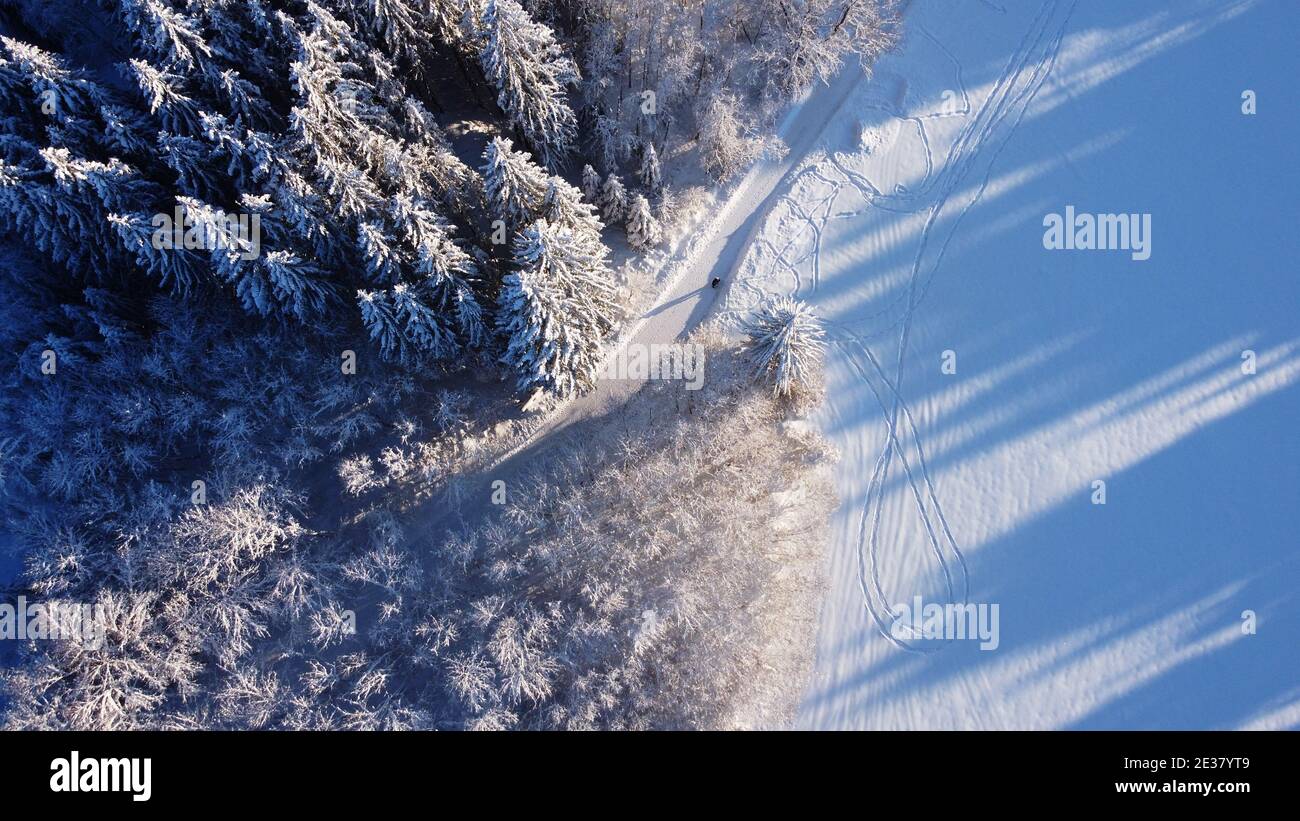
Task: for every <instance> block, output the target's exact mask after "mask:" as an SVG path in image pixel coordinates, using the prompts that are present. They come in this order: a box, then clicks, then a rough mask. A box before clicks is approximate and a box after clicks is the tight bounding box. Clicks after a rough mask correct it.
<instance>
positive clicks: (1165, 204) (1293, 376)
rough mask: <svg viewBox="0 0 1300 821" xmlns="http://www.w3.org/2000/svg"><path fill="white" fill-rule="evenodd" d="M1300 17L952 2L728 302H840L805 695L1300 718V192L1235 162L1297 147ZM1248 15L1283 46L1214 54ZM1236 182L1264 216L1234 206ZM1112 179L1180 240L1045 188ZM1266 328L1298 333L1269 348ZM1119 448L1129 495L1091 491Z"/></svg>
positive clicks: (784, 203)
mask: <svg viewBox="0 0 1300 821" xmlns="http://www.w3.org/2000/svg"><path fill="white" fill-rule="evenodd" d="M1297 16H1300V14H1297V12H1296V10H1295V8H1294V7H1293V6H1290V7H1289V6H1287V5H1286V4H1285V3H1280V2H1272V3H1267V2H1251V1H1250V0H1246V2H1239V3H1233V4H1227V5H1225V4H1213V3H1208V2H1196V3H1188V4H1186V5H1185V6H1181V7H1179V8H1178V9H1176V10H1170V9H1167V8H1163V7H1162V6H1161V4H1156V3H1149V4H1148V3H1135V4H1132V7H1131V8H1130V7H1120V6H1107V5H1106V4H1096V5H1091V4H1076V3H1075V2H1073V0H1038V1H1037V2H1030V1H1029V0H1026V1H1025V2H1019V3H1007V4H1005V7H1004V6H1002V5H997V4H992V3H988V2H967V3H963V4H960V5H957V4H953V3H939V2H918V3H915V4H913V6H912V8H911V10H910V11H909V12H908V19H907V26H906V29H907V32H908V42H907V43H906V44H905V45H904V47H903V48H902V49H901V51H900V52H899V53H897V54H895V55H891V56H889V57H888V58H886V59H885V60H884V61H882V63H881V65H880V66H878V70H877V79H876V80H875V81H873V82H872V83H870V84H866V85H865V86H863V87H861V88H859V89H858V90H857V91H856V92H855V93H854V94H853V96H852V97H851V99H850V100H849V101H847V102H846V103H845V104H844V105H843V108H842V111H841V115H840V116H839V118H838V121H833V122H831V123H829V124H828V127H827V128H826V129H824V132H823V141H824V144H825V148H826V154H827V156H826V158H825V159H824V160H822V161H821V162H818V163H816V164H814V165H812V166H811V167H808V168H805V169H803V170H802V172H801V173H798V174H796V175H794V176H793V179H791V180H788V181H787V182H788V186H787V188H788V190H787V193H786V195H785V196H784V198H783V199H781V200H780V201H779V202H777V203H775V204H774V205H772V206H771V207H770V209H768V211H769V212H770V213H768V215H767V216H766V217H765V223H764V226H763V227H762V228H761V229H760V230H759V232H758V233H757V234H756V236H755V237H754V240H753V242H752V245H751V247H750V249H749V251H748V255H747V257H746V259H745V260H744V261H743V264H742V267H741V269H740V273H739V274H738V276H737V281H736V283H735V285H734V287H733V289H732V290H731V292H730V293H729V295H728V299H727V303H726V305H725V306H724V308H725V309H724V310H723V312H722V313H723V315H724V316H729V317H737V316H739V315H741V314H743V313H744V312H747V311H748V310H749V309H751V308H752V307H753V305H754V304H755V303H756V302H757V301H759V300H761V299H763V298H765V297H766V296H768V295H770V294H774V293H784V294H790V295H794V296H797V297H799V298H801V299H805V300H808V301H810V302H812V303H813V304H814V305H815V306H816V307H817V309H818V311H819V313H821V314H822V316H823V317H824V318H825V319H826V321H827V325H828V329H829V332H830V338H831V343H832V348H831V354H830V357H829V361H828V387H829V390H828V402H827V408H826V410H825V413H824V414H823V418H822V423H823V427H824V429H825V430H826V432H827V434H828V436H830V438H831V439H832V440H833V441H834V442H835V443H836V444H837V445H838V446H839V447H840V449H841V451H842V453H843V458H842V461H841V464H840V466H839V469H838V473H837V484H839V486H840V492H841V498H842V500H843V506H842V508H841V510H840V512H839V513H838V514H837V517H836V521H835V523H834V534H835V535H834V543H833V544H832V546H831V558H830V572H831V578H832V589H831V591H830V594H829V597H828V601H827V603H826V606H825V608H824V611H823V618H822V630H821V637H820V646H819V649H818V670H817V674H816V677H815V680H814V681H813V682H812V684H811V686H810V688H809V691H808V693H807V694H806V696H805V703H804V708H803V712H802V716H801V718H800V721H799V723H800V725H801V726H807V727H834V728H855V727H856V728H960V727H967V728H995V727H1196V726H1253V727H1268V726H1295V725H1296V724H1297V723H1300V687H1297V684H1296V683H1297V681H1300V669H1298V668H1300V662H1297V660H1296V657H1295V654H1294V653H1293V652H1288V651H1287V649H1286V648H1288V647H1291V646H1293V645H1294V642H1295V640H1296V639H1297V638H1300V606H1298V605H1297V598H1298V596H1297V594H1298V593H1300V560H1297V558H1296V551H1295V548H1296V547H1297V543H1296V537H1295V535H1294V534H1295V533H1296V532H1297V525H1300V522H1298V521H1297V518H1298V517H1297V514H1296V512H1295V505H1294V499H1295V498H1296V495H1297V488H1300V475H1298V473H1300V470H1298V469H1297V467H1296V464H1297V459H1296V457H1297V455H1298V454H1297V446H1296V444H1295V437H1294V436H1293V435H1288V434H1286V433H1284V432H1285V431H1287V430H1289V427H1288V425H1289V422H1288V420H1289V419H1293V418H1294V415H1295V412H1296V410H1297V409H1298V408H1300V402H1297V390H1296V382H1297V380H1298V379H1300V358H1298V357H1297V355H1296V354H1297V351H1300V338H1297V335H1296V334H1297V328H1296V323H1295V321H1294V317H1295V315H1296V313H1297V308H1300V294H1298V293H1297V287H1296V284H1295V282H1294V280H1293V279H1288V278H1285V277H1283V276H1281V273H1282V272H1283V271H1285V270H1288V269H1289V268H1293V267H1294V266H1293V263H1292V262H1289V261H1290V260H1293V259H1294V257H1295V253H1296V250H1295V246H1296V241H1295V237H1294V232H1291V231H1288V229H1287V228H1286V227H1285V225H1286V220H1287V216H1286V215H1287V214H1292V215H1294V211H1295V209H1294V206H1293V205H1290V206H1288V204H1287V203H1288V200H1287V199H1286V197H1287V195H1286V194H1285V193H1284V192H1285V191H1286V190H1288V187H1287V186H1285V185H1283V186H1281V187H1280V188H1279V187H1276V186H1273V185H1270V184H1264V185H1258V184H1256V185H1249V184H1244V183H1243V182H1242V180H1240V179H1237V178H1234V176H1233V174H1234V173H1240V170H1241V168H1240V167H1241V166H1242V165H1245V166H1246V167H1248V168H1250V170H1251V172H1253V173H1255V174H1258V175H1259V177H1258V178H1257V179H1260V180H1270V179H1271V177H1272V175H1274V174H1276V173H1277V171H1278V170H1282V169H1289V170H1290V171H1291V173H1292V174H1293V175H1294V171H1295V169H1296V167H1297V162H1296V160H1297V158H1296V156H1295V148H1294V141H1293V137H1294V133H1295V131H1296V127H1297V125H1300V123H1297V122H1296V117H1295V114H1294V112H1288V113H1287V114H1286V115H1285V117H1286V119H1284V120H1283V121H1282V122H1280V123H1279V122H1276V121H1273V122H1271V123H1268V124H1265V123H1264V122H1263V121H1260V122H1258V123H1252V122H1251V121H1249V120H1246V119H1245V118H1242V117H1241V115H1240V114H1239V113H1238V112H1237V111H1236V104H1237V96H1238V93H1239V91H1240V87H1241V86H1253V85H1259V84H1262V83H1263V82H1265V81H1266V78H1268V77H1284V76H1293V75H1294V74H1295V72H1296V69H1295V65H1296V59H1295V56H1294V53H1293V50H1292V49H1290V47H1289V46H1287V45H1286V44H1285V43H1284V42H1283V40H1284V39H1285V38H1280V37H1279V36H1277V35H1276V34H1275V32H1277V31H1284V30H1292V29H1294V27H1295V26H1294V24H1295V22H1296V20H1295V18H1296V17H1297ZM1288 17H1289V18H1290V20H1289V21H1288V20H1287V18H1288ZM1288 22H1289V25H1288ZM1243 43H1245V44H1249V45H1248V46H1247V47H1248V48H1249V49H1251V50H1252V55H1253V57H1252V60H1253V62H1254V65H1252V69H1253V71H1250V72H1247V71H1245V70H1244V69H1243V72H1242V76H1240V77H1237V78H1234V80H1233V82H1237V83H1238V84H1239V85H1238V86H1237V87H1234V86H1232V85H1228V87H1226V88H1225V87H1224V85H1225V84H1224V82H1222V80H1221V79H1220V78H1219V77H1218V76H1217V75H1215V74H1213V73H1211V72H1209V71H1208V70H1207V69H1206V68H1205V67H1206V66H1209V65H1212V64H1213V63H1214V62H1215V59H1214V55H1216V54H1220V55H1221V54H1225V53H1238V52H1239V51H1241V50H1242V47H1243ZM1261 44H1267V45H1268V46H1270V47H1264V46H1263V45H1261ZM1170 62H1172V63H1173V65H1172V66H1171V65H1170V64H1169V63H1170ZM1247 75H1248V77H1249V81H1247V79H1246V76H1247ZM1170 76H1175V77H1178V78H1179V80H1180V81H1179V82H1177V83H1171V81H1170V80H1169V77H1170ZM1216 86H1217V87H1216ZM1207 88H1208V89H1212V90H1213V91H1206V90H1205V89H1207ZM1102 91H1104V92H1105V93H1104V94H1102V93H1100V92H1102ZM1281 91H1282V90H1281V89H1275V93H1281ZM1215 93H1217V94H1222V95H1223V100H1222V104H1221V106H1211V105H1210V104H1209V102H1208V101H1207V95H1211V96H1212V94H1215ZM1284 96H1285V95H1284ZM1138 101H1141V103H1142V104H1143V105H1144V106H1145V107H1138V108H1136V109H1135V108H1134V106H1133V105H1132V104H1133V103H1135V102H1138ZM1153 101H1155V102H1153ZM1163 101H1168V102H1167V104H1162V102H1163ZM1207 107H1208V108H1209V109H1210V110H1212V111H1213V126H1212V127H1211V128H1209V129H1207V128H1206V125H1207V124H1206V122H1205V118H1206V116H1207V114H1206V113H1205V112H1206V110H1207ZM1149 109H1154V110H1155V112H1156V113H1152V112H1151V111H1150V110H1149ZM855 118H856V119H855ZM1162 118H1163V119H1162ZM1252 128H1253V129H1257V130H1248V129H1252ZM1026 132H1028V134H1029V136H1026ZM1221 133H1226V134H1229V135H1230V136H1231V137H1232V139H1235V140H1236V142H1235V143H1228V144H1226V145H1225V144H1222V143H1221V142H1220V140H1221V139H1222V138H1221V137H1220V136H1219V135H1220V134H1221ZM1193 135H1194V136H1193ZM1210 153H1214V154H1218V155H1223V156H1225V157H1231V158H1233V160H1235V162H1236V164H1237V165H1236V166H1235V167H1234V165H1233V164H1232V163H1229V164H1227V167H1226V168H1224V167H1219V168H1215V169H1206V168H1205V167H1204V164H1203V163H1202V162H1201V157H1202V156H1205V155H1208V154H1210ZM1243 158H1244V159H1243ZM1170 171H1172V172H1173V173H1172V174H1170V173H1169V172H1170ZM1188 176H1191V177H1195V178H1196V179H1197V185H1196V187H1195V188H1191V189H1188V188H1186V187H1182V186H1180V185H1179V183H1178V180H1180V179H1182V178H1185V177H1188ZM1216 177H1217V178H1216ZM1211 180H1212V181H1211ZM1248 182H1249V179H1248V180H1247V183H1248ZM1228 190H1233V191H1236V193H1237V195H1238V199H1237V200H1235V201H1234V205H1235V206H1236V208H1237V209H1239V210H1241V211H1244V212H1246V215H1248V216H1249V217H1250V220H1243V219H1241V218H1239V217H1238V218H1236V219H1234V218H1233V217H1224V216H1222V214H1223V213H1224V212H1223V209H1222V207H1221V205H1220V194H1219V192H1223V191H1228ZM1083 202H1089V203H1091V204H1092V205H1093V206H1095V208H1096V210H1098V211H1123V212H1132V211H1139V212H1140V211H1148V212H1153V213H1154V219H1155V220H1156V223H1157V225H1158V226H1159V227H1158V228H1157V229H1156V231H1157V233H1160V234H1161V239H1160V240H1158V241H1157V247H1159V248H1160V249H1161V250H1160V251H1158V252H1157V256H1153V258H1152V259H1151V260H1150V261H1147V262H1145V263H1133V262H1129V261H1128V260H1127V255H1125V257H1124V261H1123V262H1120V261H1118V259H1117V257H1115V256H1107V255H1106V254H1105V253H1101V254H1093V255H1089V254H1083V255H1078V254H1077V253H1076V254H1075V255H1073V256H1068V257H1066V256H1052V255H1050V254H1047V253H1046V252H1044V250H1043V248H1042V244H1041V236H1042V233H1041V232H1042V227H1041V222H1040V221H1041V219H1042V217H1043V215H1044V214H1045V213H1048V212H1051V211H1059V210H1060V209H1061V208H1062V207H1063V206H1064V205H1066V204H1068V203H1083ZM1243 202H1244V203H1247V204H1246V205H1244V206H1243V205H1242V203H1243ZM1225 220H1227V221H1230V222H1231V223H1232V225H1231V228H1232V229H1233V231H1232V232H1229V233H1228V236H1230V237H1232V240H1231V241H1229V242H1224V243H1221V244H1215V243H1214V242H1213V241H1212V240H1207V238H1212V237H1215V236H1216V235H1218V234H1219V233H1220V230H1221V229H1222V227H1223V226H1222V222H1223V221H1225ZM1270 237H1272V238H1278V237H1285V239H1282V240H1277V239H1274V240H1270V239H1269V238H1270ZM1252 243H1253V244H1252ZM977 249H978V251H977ZM1107 253H1108V252H1107ZM1225 270H1231V271H1233V272H1234V275H1235V276H1238V277H1241V278H1242V280H1243V281H1244V282H1245V283H1249V286H1248V287H1246V286H1243V287H1244V292H1235V291H1231V290H1229V291H1225V288H1226V287H1228V286H1226V285H1223V284H1221V283H1222V282H1223V281H1224V280H1223V278H1222V277H1221V275H1220V272H1221V271H1225ZM1175 282H1176V283H1177V285H1176V286H1175V285H1174V283H1175ZM1237 284H1241V283H1237ZM1250 346H1254V347H1257V348H1259V349H1260V352H1259V356H1260V357H1261V358H1262V357H1265V356H1267V358H1268V362H1269V365H1268V367H1267V369H1266V370H1265V369H1260V370H1259V372H1258V373H1257V374H1255V375H1252V376H1250V377H1248V378H1247V377H1246V376H1245V375H1244V374H1243V373H1242V372H1241V371H1240V370H1239V369H1238V364H1239V359H1238V357H1237V354H1238V353H1240V352H1241V351H1242V350H1243V349H1245V348H1247V347H1250ZM941 354H942V355H944V356H946V355H948V354H952V355H953V356H954V357H957V356H958V355H959V356H960V359H956V358H954V360H953V361H954V362H960V363H961V364H960V366H957V370H956V372H955V373H952V374H944V373H943V372H942V371H941V368H940V363H941V361H942V357H941ZM1283 442H1285V443H1286V444H1285V445H1282V444H1281V443H1283ZM1193 477H1194V478H1193ZM1098 479H1102V480H1105V481H1107V482H1108V483H1109V484H1110V485H1111V486H1112V488H1114V487H1120V488H1122V489H1123V491H1122V493H1123V495H1122V497H1121V499H1120V500H1119V501H1115V500H1114V499H1113V498H1112V500H1111V501H1110V502H1108V504H1107V505H1106V506H1105V507H1101V506H1093V505H1091V504H1090V490H1091V488H1092V482H1093V481H1094V480H1098ZM1198 480H1199V482H1198ZM1112 492H1114V491H1113V490H1112ZM1288 500H1289V501H1288ZM1243 510H1249V511H1250V513H1248V514H1245V513H1241V511H1243ZM917 595H920V596H923V598H924V600H925V601H926V602H927V603H938V604H943V603H945V602H954V603H961V602H971V603H977V602H978V603H992V604H998V605H999V606H1000V607H1001V609H1002V612H1003V622H1002V630H1001V645H1000V647H999V649H998V650H997V651H996V652H989V653H983V652H981V651H979V650H978V649H977V648H976V647H975V646H974V643H971V642H962V641H933V640H922V639H920V638H919V637H917V636H916V635H915V634H913V633H911V632H910V631H909V630H907V629H899V628H901V627H902V625H895V624H894V623H893V616H892V615H891V609H892V607H893V605H894V604H895V603H897V602H900V601H903V602H910V601H911V599H912V597H913V596H917ZM1246 610H1249V611H1251V612H1257V613H1258V614H1259V617H1260V618H1265V616H1264V613H1265V612H1267V614H1268V616H1267V618H1268V619H1269V620H1270V623H1271V625H1272V627H1271V629H1270V631H1268V632H1267V633H1265V632H1263V631H1261V632H1260V633H1259V635H1250V636H1246V634H1244V633H1243V632H1242V631H1241V630H1240V629H1239V625H1240V619H1239V618H1238V617H1239V615H1240V614H1241V613H1242V612H1244V611H1246ZM1246 671H1248V672H1246ZM1225 693H1230V694H1232V696H1233V697H1234V699H1235V700H1228V701H1226V702H1225V700H1224V699H1223V697H1222V696H1223V694H1225Z"/></svg>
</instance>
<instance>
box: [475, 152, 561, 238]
mask: <svg viewBox="0 0 1300 821" xmlns="http://www.w3.org/2000/svg"><path fill="white" fill-rule="evenodd" d="M480 170H481V172H482V174H483V190H484V193H485V195H486V197H487V203H488V209H489V210H490V211H491V213H492V214H493V216H495V217H498V218H500V219H502V220H504V221H505V223H506V225H507V226H508V227H509V228H510V230H511V231H512V232H513V231H515V230H518V229H519V228H522V227H523V226H525V225H527V224H528V223H530V222H532V221H533V220H534V219H536V218H537V216H538V213H539V210H540V209H541V204H542V200H543V198H544V197H545V196H546V185H547V177H546V172H545V171H543V170H542V169H541V168H539V167H537V166H536V165H534V164H533V161H532V160H531V159H530V158H529V156H528V155H527V154H526V153H524V152H523V151H515V150H514V145H513V144H512V143H511V141H510V140H508V139H506V138H504V137H494V138H493V139H491V140H490V141H488V144H487V148H485V149H484V150H483V165H482V167H481V169H480Z"/></svg>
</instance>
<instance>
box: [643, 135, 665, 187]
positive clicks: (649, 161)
mask: <svg viewBox="0 0 1300 821" xmlns="http://www.w3.org/2000/svg"><path fill="white" fill-rule="evenodd" d="M638 176H639V177H640V179H641V184H642V185H643V186H645V189H646V191H649V192H650V194H651V195H654V194H657V193H659V189H660V188H662V187H663V184H664V180H663V169H661V168H660V167H659V154H658V153H657V152H656V151H655V146H654V143H652V142H649V141H647V142H646V143H645V145H644V146H642V149H641V168H640V171H639V173H638Z"/></svg>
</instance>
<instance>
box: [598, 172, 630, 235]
mask: <svg viewBox="0 0 1300 821" xmlns="http://www.w3.org/2000/svg"><path fill="white" fill-rule="evenodd" d="M626 214H627V189H626V188H625V187H623V181H622V180H620V179H619V178H618V175H617V174H610V175H609V178H608V179H607V180H605V184H604V185H603V186H601V189H600V216H601V217H602V218H603V219H604V220H605V222H606V223H607V224H610V225H617V224H618V223H620V222H622V221H623V217H624V216H626Z"/></svg>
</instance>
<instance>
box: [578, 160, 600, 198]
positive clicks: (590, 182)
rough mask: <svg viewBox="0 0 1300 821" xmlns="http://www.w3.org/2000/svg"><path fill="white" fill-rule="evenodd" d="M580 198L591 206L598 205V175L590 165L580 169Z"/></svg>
mask: <svg viewBox="0 0 1300 821" xmlns="http://www.w3.org/2000/svg"><path fill="white" fill-rule="evenodd" d="M582 198H583V199H585V200H586V201H587V202H589V203H591V204H592V205H599V204H600V174H599V172H597V171H596V169H594V168H592V167H591V166H590V165H584V166H583V167H582Z"/></svg>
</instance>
